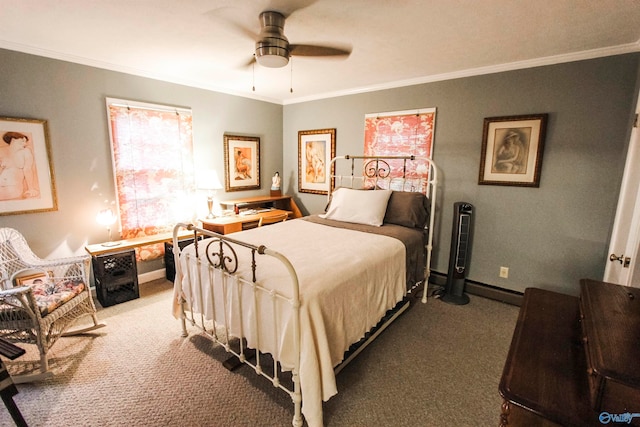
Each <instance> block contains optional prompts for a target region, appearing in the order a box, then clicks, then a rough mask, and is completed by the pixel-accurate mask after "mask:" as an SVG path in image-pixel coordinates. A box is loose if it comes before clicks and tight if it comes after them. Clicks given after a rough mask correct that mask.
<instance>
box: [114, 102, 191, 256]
mask: <svg viewBox="0 0 640 427" xmlns="http://www.w3.org/2000/svg"><path fill="white" fill-rule="evenodd" d="M107 111H108V115H109V130H110V137H111V148H112V150H111V153H112V156H113V171H114V178H115V186H116V195H117V204H118V213H119V217H120V226H121V234H122V238H123V239H129V238H133V237H140V236H150V235H154V234H158V233H164V232H167V231H171V230H172V228H173V226H174V225H175V224H176V223H177V222H179V221H183V220H185V219H189V218H192V217H193V209H190V207H193V200H194V196H195V187H196V186H195V171H194V164H193V143H192V115H191V110H190V109H184V108H175V107H168V106H162V105H155V104H142V103H138V102H133V101H126V100H120V99H113V98H107ZM163 252H164V248H163V245H153V246H149V247H145V248H141V249H140V250H139V251H138V253H137V255H138V259H140V260H150V259H154V258H157V257H159V256H162V254H163Z"/></svg>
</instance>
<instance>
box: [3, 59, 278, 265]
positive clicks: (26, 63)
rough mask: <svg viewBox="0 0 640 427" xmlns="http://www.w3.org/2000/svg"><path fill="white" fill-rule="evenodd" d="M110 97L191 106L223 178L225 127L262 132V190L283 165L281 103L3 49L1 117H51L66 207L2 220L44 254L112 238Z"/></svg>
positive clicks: (205, 148) (204, 148)
mask: <svg viewBox="0 0 640 427" xmlns="http://www.w3.org/2000/svg"><path fill="white" fill-rule="evenodd" d="M105 97H115V98H123V99H132V100H136V101H143V102H151V103H158V104H167V105H176V106H183V107H191V108H192V109H193V135H194V152H195V161H196V166H200V167H204V166H207V167H213V168H215V169H216V170H217V171H218V174H219V176H220V178H221V179H223V177H224V175H223V171H224V166H223V165H224V162H223V135H224V133H225V132H226V133H231V134H234V135H249V136H258V137H260V142H261V173H262V176H261V179H262V192H264V191H268V188H269V186H270V184H271V179H270V177H271V176H272V175H273V173H274V172H275V171H281V170H282V106H281V105H276V104H271V103H266V102H261V101H255V100H250V99H247V98H242V97H237V96H231V95H225V94H221V93H216V92H211V91H206V90H201V89H195V88H190V87H186V86H180V85H175V84H171V83H164V82H161V81H157V80H152V79H147V78H142V77H136V76H132V75H127V74H123V73H116V72H111V71H106V70H101V69H97V68H92V67H87V66H82V65H77V64H72V63H68V62H63V61H57V60H52V59H46V58H42V57H38V56H33V55H27V54H22V53H17V52H12V51H8V50H1V49H0V116H2V117H19V118H30V119H44V120H47V121H48V126H49V133H50V135H49V137H50V138H49V139H50V144H51V150H52V153H53V154H52V156H53V158H52V162H53V167H54V173H55V181H56V186H57V196H58V211H55V212H42V213H33V214H24V215H8V216H0V225H1V226H3V227H13V228H16V229H18V230H20V231H21V232H22V233H23V234H24V235H25V237H26V238H27V240H28V241H29V243H30V245H31V246H32V248H33V250H34V251H35V252H36V254H38V255H39V256H41V257H50V256H66V255H70V254H77V253H84V245H85V244H87V243H98V242H101V241H104V240H106V238H107V234H106V230H105V229H104V228H102V227H101V226H99V225H98V224H96V221H95V217H96V214H97V212H98V211H99V210H100V209H101V208H102V207H103V206H104V203H105V200H107V201H113V200H114V199H115V190H114V183H113V174H112V166H111V151H110V144H109V131H108V128H107V116H106V107H105ZM223 182H224V181H223ZM258 194H261V191H245V192H233V193H228V194H220V199H231V198H237V197H245V196H252V195H258ZM205 198H206V195H205V194H203V195H202V205H203V206H202V208H203V209H204V210H205V211H206V201H205ZM155 264H156V265H143V266H141V267H142V268H141V269H140V271H141V272H144V271H145V270H150V269H154V268H159V267H160V266H159V265H157V263H155Z"/></svg>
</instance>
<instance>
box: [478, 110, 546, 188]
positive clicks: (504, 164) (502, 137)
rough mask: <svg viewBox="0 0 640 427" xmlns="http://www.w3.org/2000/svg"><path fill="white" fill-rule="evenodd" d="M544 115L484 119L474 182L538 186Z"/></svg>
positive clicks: (544, 123)
mask: <svg viewBox="0 0 640 427" xmlns="http://www.w3.org/2000/svg"><path fill="white" fill-rule="evenodd" d="M547 116H548V114H531V115H523V116H508V117H488V118H485V119H484V126H483V131H482V133H483V135H482V154H481V158H480V176H479V179H478V183H479V184H485V185H514V186H521V187H539V186H540V169H541V167H542V153H543V150H544V139H545V133H546V129H547Z"/></svg>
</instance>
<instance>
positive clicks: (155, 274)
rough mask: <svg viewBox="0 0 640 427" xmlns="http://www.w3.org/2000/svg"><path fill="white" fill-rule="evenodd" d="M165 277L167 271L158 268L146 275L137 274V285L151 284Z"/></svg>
mask: <svg viewBox="0 0 640 427" xmlns="http://www.w3.org/2000/svg"><path fill="white" fill-rule="evenodd" d="M166 277H167V270H166V269H164V268H160V269H158V270H153V271H149V272H147V273H142V274H138V283H147V282H153V281H154V280H158V279H164V278H166Z"/></svg>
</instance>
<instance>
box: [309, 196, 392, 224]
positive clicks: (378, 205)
mask: <svg viewBox="0 0 640 427" xmlns="http://www.w3.org/2000/svg"><path fill="white" fill-rule="evenodd" d="M389 197H391V190H353V189H351V188H338V189H337V190H336V191H334V192H333V194H332V196H331V203H330V204H329V210H328V211H327V213H326V214H324V215H320V217H321V218H326V219H333V220H336V221H344V222H354V223H356V224H366V225H375V226H377V227H379V226H381V225H382V222H383V220H384V214H385V213H386V211H387V203H388V202H389Z"/></svg>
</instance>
